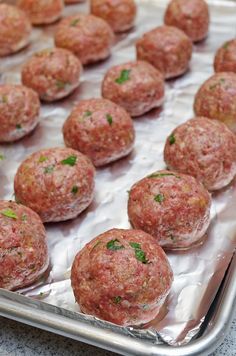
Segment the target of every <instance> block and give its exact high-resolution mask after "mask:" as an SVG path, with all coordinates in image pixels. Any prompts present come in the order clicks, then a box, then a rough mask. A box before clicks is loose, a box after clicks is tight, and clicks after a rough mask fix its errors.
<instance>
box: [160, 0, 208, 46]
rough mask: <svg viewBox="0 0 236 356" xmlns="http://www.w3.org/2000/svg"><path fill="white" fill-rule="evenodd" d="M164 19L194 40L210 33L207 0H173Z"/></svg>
mask: <svg viewBox="0 0 236 356" xmlns="http://www.w3.org/2000/svg"><path fill="white" fill-rule="evenodd" d="M164 21H165V24H166V25H168V26H175V27H177V28H179V29H180V30H182V31H184V32H185V33H186V35H187V36H189V37H190V38H191V40H192V41H193V42H197V41H201V40H203V39H204V38H205V37H206V36H207V33H208V27H209V9H208V5H207V3H206V1H205V0H171V2H170V3H169V5H168V6H167V9H166V12H165V16H164Z"/></svg>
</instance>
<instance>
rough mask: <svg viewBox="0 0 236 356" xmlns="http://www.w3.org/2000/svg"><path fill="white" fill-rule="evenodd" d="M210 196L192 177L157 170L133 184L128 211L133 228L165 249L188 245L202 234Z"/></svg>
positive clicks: (206, 223)
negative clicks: (152, 237) (153, 238)
mask: <svg viewBox="0 0 236 356" xmlns="http://www.w3.org/2000/svg"><path fill="white" fill-rule="evenodd" d="M210 206H211V197H210V194H209V193H208V191H207V190H206V189H205V188H204V187H203V185H202V184H201V183H200V182H198V181H197V180H196V179H195V178H194V177H191V176H188V175H184V174H181V173H174V172H171V171H158V172H154V173H153V174H151V175H150V176H148V177H146V178H144V179H142V180H140V181H139V182H137V183H136V184H134V185H133V187H132V188H131V191H130V194H129V202H128V215H129V219H130V222H131V224H132V225H133V227H134V228H135V229H141V230H143V231H146V232H147V233H149V234H150V235H152V236H154V237H155V238H156V240H157V241H158V242H159V244H160V245H161V246H163V247H165V248H168V249H178V248H189V247H191V246H192V245H193V244H195V243H197V242H199V240H200V239H201V238H202V237H203V236H204V234H205V232H206V230H207V228H208V225H209V222H210Z"/></svg>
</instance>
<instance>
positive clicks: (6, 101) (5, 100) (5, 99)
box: [2, 95, 8, 104]
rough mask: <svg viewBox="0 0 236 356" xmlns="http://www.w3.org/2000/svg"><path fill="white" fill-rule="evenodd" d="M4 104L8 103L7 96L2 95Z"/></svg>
mask: <svg viewBox="0 0 236 356" xmlns="http://www.w3.org/2000/svg"><path fill="white" fill-rule="evenodd" d="M2 103H4V104H7V103H8V99H7V95H2Z"/></svg>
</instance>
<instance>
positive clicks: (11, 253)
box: [0, 200, 49, 290]
mask: <svg viewBox="0 0 236 356" xmlns="http://www.w3.org/2000/svg"><path fill="white" fill-rule="evenodd" d="M48 263H49V257H48V249H47V243H46V231H45V228H44V226H43V223H42V221H41V220H40V218H39V216H38V215H37V214H36V213H35V212H34V211H32V210H31V209H29V208H27V207H25V206H23V205H20V204H17V203H15V202H12V201H3V200H2V201H0V288H5V289H9V290H13V289H17V288H23V287H25V286H27V285H29V284H31V283H33V282H35V281H36V280H37V279H38V278H39V277H40V276H41V275H42V274H43V273H44V272H45V271H46V269H47V267H48Z"/></svg>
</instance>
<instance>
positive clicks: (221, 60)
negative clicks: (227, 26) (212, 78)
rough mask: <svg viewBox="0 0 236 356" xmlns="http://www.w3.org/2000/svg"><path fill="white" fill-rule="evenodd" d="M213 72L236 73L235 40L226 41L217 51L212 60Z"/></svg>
mask: <svg viewBox="0 0 236 356" xmlns="http://www.w3.org/2000/svg"><path fill="white" fill-rule="evenodd" d="M214 69H215V72H234V73H236V38H235V39H233V40H231V41H227V42H225V43H224V44H223V46H222V47H220V48H219V49H218V51H217V52H216V55H215V60H214Z"/></svg>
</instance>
